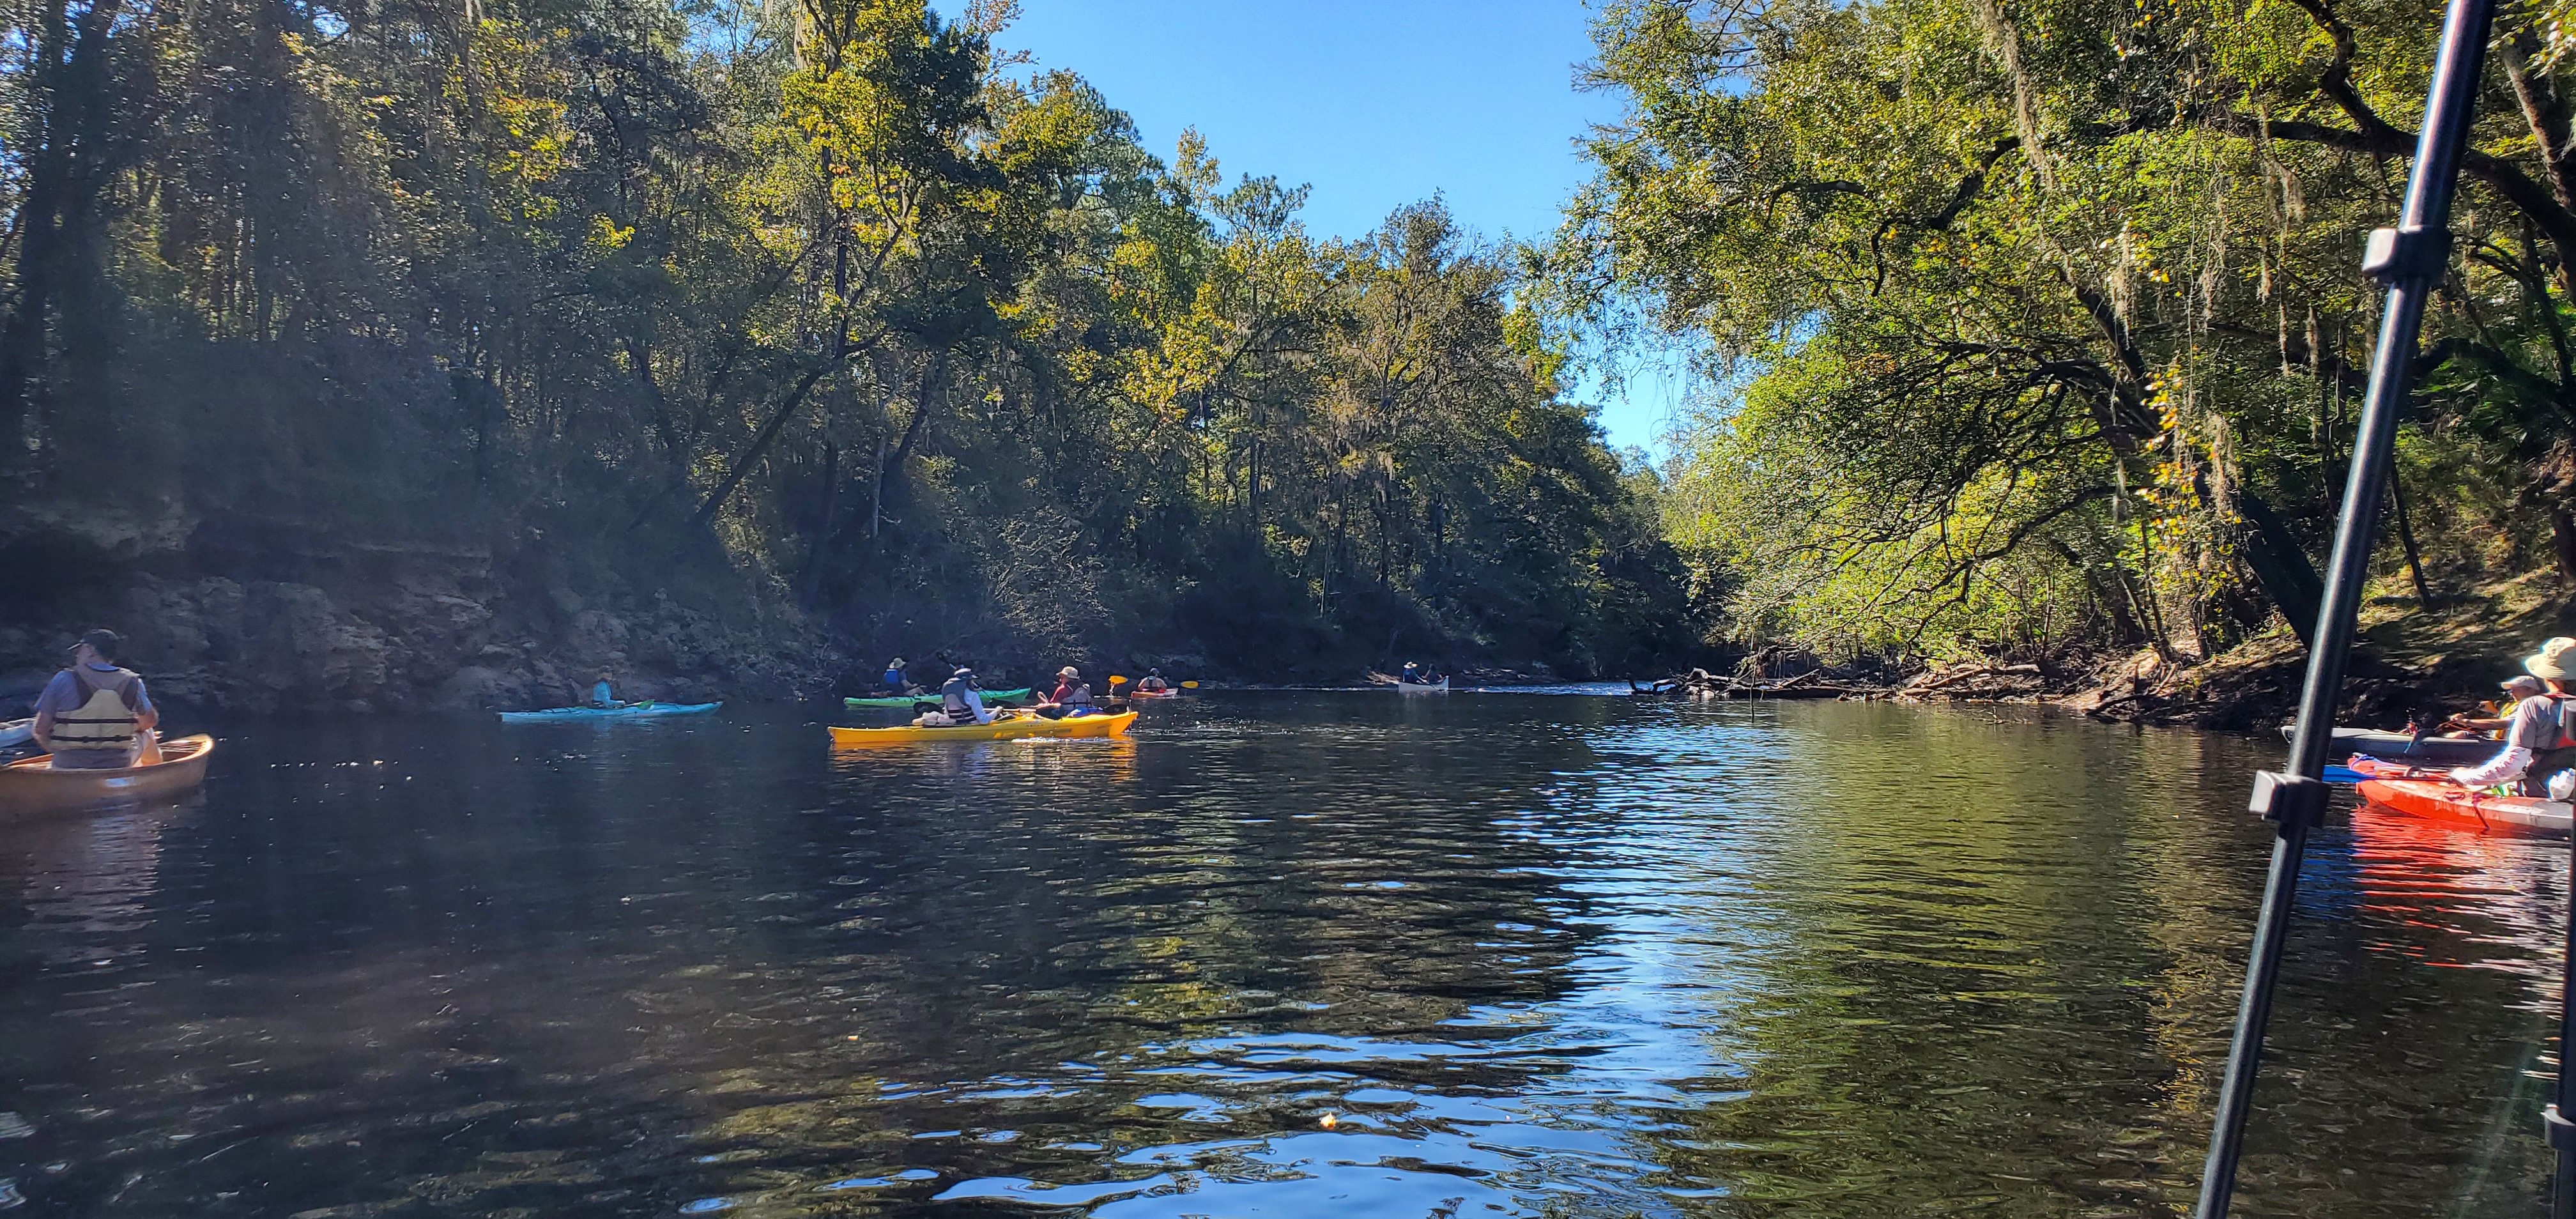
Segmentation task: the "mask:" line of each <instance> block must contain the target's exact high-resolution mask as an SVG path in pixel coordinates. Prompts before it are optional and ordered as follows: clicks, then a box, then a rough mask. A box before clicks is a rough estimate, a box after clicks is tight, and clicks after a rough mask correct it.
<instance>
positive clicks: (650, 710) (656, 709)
mask: <svg viewBox="0 0 2576 1219" xmlns="http://www.w3.org/2000/svg"><path fill="white" fill-rule="evenodd" d="M721 706H724V704H723V703H630V704H628V705H626V706H623V707H556V708H554V709H552V710H549V711H504V712H502V713H501V722H502V723H504V724H558V723H572V722H576V721H580V720H654V719H660V718H662V717H663V716H666V715H705V714H706V713H708V712H710V711H713V710H715V709H716V708H718V707H721Z"/></svg>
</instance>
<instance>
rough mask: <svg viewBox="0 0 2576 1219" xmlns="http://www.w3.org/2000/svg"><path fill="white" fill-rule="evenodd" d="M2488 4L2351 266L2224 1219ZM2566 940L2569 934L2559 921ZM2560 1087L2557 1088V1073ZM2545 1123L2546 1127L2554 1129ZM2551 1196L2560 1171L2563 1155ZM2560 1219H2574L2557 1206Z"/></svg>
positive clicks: (2250, 967)
mask: <svg viewBox="0 0 2576 1219" xmlns="http://www.w3.org/2000/svg"><path fill="white" fill-rule="evenodd" d="M2494 15H2495V0H2452V3H2451V6H2450V11H2449V13H2448V15H2447V16H2445V18H2444V19H2443V23H2442V44H2441V50H2440V51H2439V52H2438V53H2437V54H2436V56H2435V59H2434V62H2433V84H2432V88H2431V90H2430V96H2429V97H2428V98H2427V99H2426V101H2425V106H2424V130H2423V133H2422V135H2420V136H2419V137H2418V138H2417V141H2416V145H2415V166H2414V173H2413V174H2412V176H2411V177H2409V178H2408V180H2407V183H2406V208H2405V211H2404V212H2403V213H2402V214H2401V215H2400V216H2399V218H2398V224H2397V227H2396V228H2394V229H2381V230H2379V231H2378V232H2375V233H2372V234H2371V235H2370V247H2369V251H2368V253H2367V254H2365V255H2364V256H2363V259H2362V270H2363V271H2364V272H2366V273H2368V274H2369V275H2370V276H2371V277H2372V278H2375V279H2377V280H2379V281H2380V282H2382V283H2384V284H2386V285H2388V310H2387V314H2386V316H2385V317H2384V318H2383V320H2382V323H2381V326H2380V331H2379V350H2378V351H2377V352H2376V353H2374V356H2373V358H2372V360H2371V365H2370V394H2369V397H2368V399H2367V400H2366V401H2365V402H2364V403H2363V405H2362V409H2361V430H2360V432H2359V434H2358V435H2356V436H2354V437H2353V445H2352V468H2351V470H2350V471H2349V472H2348V473H2347V476H2346V478H2345V480H2344V492H2343V516H2342V517H2341V519H2339V520H2338V521H2336V523H2335V539H2334V560H2333V564H2332V566H2331V567H2330V568H2329V569H2328V570H2327V573H2326V588H2325V601H2324V604H2323V605H2321V606H2320V607H2319V608H2318V611H2317V630H2316V646H2315V647H2314V648H2313V649H2312V650H2311V651H2310V652H2309V655H2308V676H2307V683H2306V685H2305V686H2303V687H2302V688H2301V689H2300V691H2299V726H2298V731H2297V733H2296V734H2295V735H2294V736H2293V738H2292V740H2291V743H2290V769H2289V770H2288V771H2286V772H2281V773H2266V774H2263V775H2260V776H2257V777H2256V781H2255V787H2254V807H2255V809H2256V810H2257V811H2259V812H2261V813H2263V814H2264V815H2265V816H2266V817H2269V818H2271V819H2272V820H2273V821H2274V822H2276V823H2277V824H2278V826H2279V837H2278V839H2277V840H2276V841H2275V842H2274V843H2273V846H2272V873H2271V876H2270V878H2269V879H2268V880H2267V881H2265V883H2264V886H2263V909H2262V913H2261V915H2260V916H2259V918H2258V919H2257V921H2256V922H2255V924H2254V948H2253V952H2252V954H2251V955H2250V957H2249V958H2248V959H2247V961H2246V963H2245V996H2244V1000H2243V1002H2242V1004H2241V1005H2240V1006H2239V1007H2238V1008H2237V1011H2236V1040H2235V1042H2234V1044H2232V1045H2231V1046H2230V1047H2229V1048H2228V1052H2227V1077H2226V1082H2225V1083H2224V1084H2222V1085H2221V1086H2220V1088H2219V1092H2218V1121H2217V1124H2216V1126H2215V1127H2214V1128H2213V1129H2212V1130H2211V1131H2210V1135H2209V1162H2208V1164H2207V1166H2206V1167H2205V1168H2204V1169H2203V1170H2202V1175H2201V1181H2200V1206H2199V1208H2198V1210H2197V1212H2196V1213H2197V1214H2198V1215H2199V1217H2200V1219H2223V1217H2224V1216H2225V1215H2226V1214H2227V1208H2228V1203H2229V1200H2230V1199H2231V1198H2232V1197H2233V1195H2234V1194H2235V1191H2236V1160H2237V1157H2238V1155H2239V1154H2241V1152H2242V1151H2243V1149H2244V1139H2245V1115H2246V1112H2247V1110H2248V1109H2250V1108H2251V1107H2252V1105H2253V1101H2254V1079H2255V1076H2256V1075H2257V1074H2258V1073H2259V1072H2260V1071H2261V1070H2262V1063H2263V1030H2264V1026H2265V1025H2267V1024H2268V1023H2270V1021H2271V1017H2272V989H2273V985H2274V983H2275V982H2277V981H2278V980H2279V977H2280V972H2281V945H2282V942H2283V940H2284V939H2285V938H2286V937H2287V936H2288V934H2289V929H2290V914H2291V909H2292V907H2293V905H2294V904H2295V903H2296V901H2297V898H2298V894H2299V863H2300V861H2301V859H2303V858H2304V857H2305V856H2306V854H2307V847H2308V830H2309V828H2310V827H2311V826H2313V825H2314V824H2315V823H2316V821H2317V818H2318V816H2319V815H2320V814H2322V813H2323V812H2324V811H2325V806H2326V786H2325V783H2324V781H2323V776H2324V775H2325V760H2326V746H2327V744H2328V743H2329V742H2330V741H2331V740H2332V739H2333V735H2334V713H2335V703H2336V702H2337V701H2338V696H2339V695H2340V693H2341V692H2342V689H2343V669H2344V661H2345V659H2346V657H2347V656H2348V655H2349V654H2350V652H2351V650H2352V634H2353V622H2354V619H2355V617H2356V616H2357V615H2358V614H2359V612H2360V609H2361V590H2362V582H2363V580H2364V579H2365V578H2366V577H2368V575H2369V568H2370V541H2371V533H2372V527H2373V525H2375V524H2376V523H2377V522H2378V520H2379V493H2380V489H2381V488H2382V487H2385V486H2386V485H2387V481H2388V460H2389V451H2390V449H2391V448H2392V447H2394V445H2395V442H2396V438H2397V417H2398V415H2399V414H2401V413H2402V412H2403V410H2404V408H2405V405H2406V394H2407V388H2408V387H2407V374H2408V372H2409V371H2411V370H2410V368H2409V365H2410V364H2411V363H2412V362H2413V361H2414V358H2415V338H2416V334H2417V332H2418V331H2419V330H2420V329H2421V328H2422V326H2423V321H2424V304H2425V301H2426V300H2427V298H2429V297H2430V296H2431V295H2432V292H2433V285H2434V284H2436V283H2437V282H2439V281H2440V280H2441V278H2442V273H2443V269H2444V268H2445V267H2446V266H2447V265H2448V264H2449V258H2450V230H2449V225H2450V217H2451V193H2452V187H2453V186H2454V185H2455V182H2456V180H2457V178H2458V175H2459V166H2460V152H2461V149H2462V148H2463V147H2465V146H2466V145H2467V143H2468V138H2469V122H2470V119H2471V118H2472V116H2473V114H2474V112H2475V110H2476V105H2477V89H2478V76H2479V70H2480V68H2481V66H2482V65H2483V63H2484V61H2485V58H2486V46H2487V27H2488V25H2489V24H2490V23H2491V21H2492V20H2493V18H2494ZM2570 934H2571V935H2576V929H2572V930H2571V933H2570ZM2560 1086H2561V1088H2562V1090H2563V1089H2564V1088H2565V1086H2566V1080H2565V1079H2564V1077H2563V1075H2562V1078H2561V1080H2560ZM2556 1129H2557V1128H2556V1127H2553V1133H2554V1132H2555V1130H2556ZM2561 1156H2562V1160H2561V1168H2560V1174H2559V1175H2560V1180H2561V1182H2562V1188H2561V1191H2560V1193H2561V1198H2562V1201H2565V1200H2570V1199H2569V1194H2568V1191H2567V1190H2566V1189H2565V1188H2564V1186H2565V1183H2567V1182H2569V1181H2570V1180H2576V1178H2571V1176H2570V1169H2569V1168H2567V1167H2566V1153H2565V1152H2564V1151H2562V1153H2561ZM2560 1219H2576V1216H2569V1215H2568V1214H2567V1213H2566V1212H2564V1211H2562V1212H2561V1213H2560Z"/></svg>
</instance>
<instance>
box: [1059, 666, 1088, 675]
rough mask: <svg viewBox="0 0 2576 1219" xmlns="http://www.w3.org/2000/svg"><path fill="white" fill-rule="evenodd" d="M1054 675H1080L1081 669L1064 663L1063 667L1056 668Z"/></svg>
mask: <svg viewBox="0 0 2576 1219" xmlns="http://www.w3.org/2000/svg"><path fill="white" fill-rule="evenodd" d="M1055 675H1056V676H1058V677H1080V676H1082V670H1080V669H1077V668H1074V667H1073V666H1072V665H1066V666H1065V667H1063V668H1061V669H1058V670H1056V671H1055Z"/></svg>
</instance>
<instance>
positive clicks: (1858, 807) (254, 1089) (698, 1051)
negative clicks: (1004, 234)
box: [0, 692, 2565, 1219]
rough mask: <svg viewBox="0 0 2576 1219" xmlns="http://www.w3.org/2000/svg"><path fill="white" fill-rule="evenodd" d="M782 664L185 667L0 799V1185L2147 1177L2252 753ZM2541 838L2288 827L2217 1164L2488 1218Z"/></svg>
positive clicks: (1549, 1204)
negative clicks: (405, 710)
mask: <svg viewBox="0 0 2576 1219" xmlns="http://www.w3.org/2000/svg"><path fill="white" fill-rule="evenodd" d="M820 723H821V720H820V719H819V718H817V717H815V716H814V715H812V714H810V713H809V714H805V715H801V716H800V715H799V714H797V713H795V712H793V711H790V710H761V709H753V710H750V711H747V712H745V713H743V714H735V713H733V711H732V710H731V709H728V711H727V712H726V713H725V714H724V715H723V716H721V717H719V718H709V719H702V720H689V721H681V720H674V721H664V722H655V723H631V724H623V725H615V726H607V727H599V726H584V725H566V726H530V727H504V726H501V725H498V724H489V723H484V722H481V721H479V720H469V719H463V718H456V719H350V720H297V721H261V722H242V723H232V724H225V725H222V726H221V734H222V736H223V738H224V747H223V751H222V752H221V754H219V756H218V758H217V761H216V764H215V768H214V777H213V779H212V781H211V782H210V783H209V785H208V788H207V790H206V792H205V793H204V794H203V796H202V797H201V798H200V799H198V800H197V801H195V802H193V803H191V804H189V805H186V806H181V807H175V808H169V809H163V810H155V811H147V812H129V813H125V814H119V815H111V816H105V817H97V818H73V819H67V820H54V821H48V822H44V823H39V824H35V825H18V826H13V827H7V828H0V1111H5V1113H6V1114H8V1115H10V1116H0V1177H5V1178H7V1179H8V1181H9V1184H8V1186H7V1187H6V1189H5V1190H0V1207H7V1206H10V1205H12V1204H15V1205H18V1206H22V1207H23V1208H24V1209H23V1210H22V1211H21V1212H20V1213H27V1214H60V1215H120V1216H123V1215H136V1216H159V1215H170V1216H183V1215H184V1216H192V1217H194V1216H234V1215H240V1216H253V1215H257V1216H290V1215H304V1216H308V1217H319V1216H376V1215H384V1216H413V1215H547V1216H608V1215H675V1214H715V1213H724V1214H732V1215H740V1216H788V1215H798V1216H802V1215H848V1216H856V1215H925V1216H928V1215H937V1216H968V1215H1030V1214H1096V1215H1100V1216H1118V1217H1122V1219H1123V1217H1128V1216H1155V1217H1166V1216H1168V1217H1172V1219H1179V1217H1181V1216H1195V1215H1205V1216H1253V1215H1260V1216H1272V1215H1279V1216H1324V1217H1329V1219H1357V1217H1361V1216H1382V1215H1383V1216H1426V1217H1428V1216H1441V1217H1450V1219H1464V1217H1467V1216H1495V1215H1528V1216H1605V1217H1606V1216H1638V1215H1644V1216H1729V1217H1734V1216H1783V1217H1786V1216H1863V1215H1867V1216H1882V1215H1949V1214H1976V1215H1989V1216H2030V1217H2034V1219H2036V1217H2042V1216H2046V1217H2052V1219H2054V1217H2058V1216H2069V1215H2100V1216H2115V1215H2175V1214H2180V1213H2182V1212H2183V1211H2185V1210H2186V1209H2187V1207H2188V1202H2189V1198H2190V1194H2191V1190H2192V1188H2193V1186H2194V1183H2195V1181H2196V1178H2197V1175H2198V1172H2199V1166H2200V1158H2201V1154H2202V1149H2203V1147H2204V1144H2205V1140H2206V1139H2207V1136H2208V1121H2209V1111H2210V1106H2211V1103H2212V1098H2213V1095H2214V1093H2215V1090H2216V1074H2217V1071H2218V1069H2219V1064H2220V1062H2221V1060H2222V1058H2223V1055H2224V1052H2225V1046H2226V1036H2227V1026H2228V1021H2229V1019H2230V1018H2231V1016H2232V1015H2233V1006H2234V1003H2235V998H2236V990H2237V985H2238V982H2239V979H2240V976H2241V971H2242V952H2243V948H2244V945H2245V943H2246V941H2247V939H2248V936H2249V924H2250V921H2251V914H2252V911H2253V908H2254V902H2255V897H2256V895H2257V894H2258V893H2259V892H2260V889H2261V885H2262V874H2263V868H2264V863H2265V854H2266V851H2267V849H2268V843H2269V837H2268V835H2267V833H2266V832H2265V830H2264V827H2263V826H2261V825H2260V824H2259V823H2257V822H2255V821H2253V820H2252V819H2251V818H2249V817H2248V816H2247V815H2246V814H2244V813H2243V812H2241V811H2240V810H2241V809H2242V807H2243V804H2244V793H2245V791H2246V788H2247V774H2248V772H2249V771H2250V770H2252V769H2253V768H2255V767H2257V766H2259V765H2269V764H2275V763H2276V762H2277V758H2278V755H2279V753H2280V751H2279V749H2278V748H2277V747H2266V745H2265V744H2264V743H2262V742H2257V741H2250V740H2243V739H2236V738H2225V737H2213V736H2204V735H2198V734H2192V733H2185V732H2156V731H2138V730H2132V729H2126V728H2109V727H2102V726H2097V725H2093V724H2089V723H2085V722H2082V721H2078V720H2072V719H2068V718H2063V717H2050V716H2042V715H2038V714H2033V713H2019V712H1995V711H1984V710H1935V709H1917V708H1901V707H1886V706H1866V705H1844V704H1832V703H1825V704H1721V705H1716V706H1712V707H1687V706H1680V705H1675V704H1670V703H1664V702H1655V701H1647V700H1629V699H1624V698H1604V697H1583V696H1511V695H1501V694H1483V695H1478V694H1466V693H1461V694H1456V695H1451V696H1449V697H1447V698H1425V699H1399V698H1397V697H1396V696H1393V695H1390V694H1385V693H1291V692H1278V693H1253V692H1244V693H1217V694H1211V695H1209V696H1206V697H1202V698H1196V699H1190V700H1184V701H1180V702H1176V703H1173V704H1169V705H1158V706H1154V707H1150V708H1148V709H1147V711H1146V715H1145V720H1144V722H1142V723H1141V724H1140V726H1139V727H1138V729H1137V730H1136V733H1135V735H1134V737H1133V738H1132V739H1130V740H1128V741H1123V742H1111V741H1087V742H1051V743H1049V742H1036V743H1008V744H996V745H983V746H950V747H944V748H933V749H913V750H894V751H875V752H844V753H841V754H839V755H835V754H834V753H833V751H832V750H830V749H829V748H827V747H826V745H825V743H824V734H823V732H822V729H821V727H820V726H819V725H820ZM2564 870H2565V848H2564V847H2563V846H2556V847H2553V846H2550V845H2547V844H2541V843H2533V842H2524V841H2515V840H2508V839H2482V838H2477V837H2474V836H2470V835H2467V834H2463V833H2460V832H2457V831H2453V830H2450V829H2447V828H2442V827H2438V826H2433V825H2429V824H2425V823H2421V822H2412V821H2407V820H2405V819H2402V818H2397V817H2393V816H2389V815H2384V814H2380V813H2376V812H2373V811H2370V810H2362V811H2359V812H2353V813H2348V814H2338V816H2337V818H2336V820H2335V823H2334V825H2333V826H2332V827H2330V828H2329V829H2328V830H2326V831H2324V832H2321V833H2320V834H2319V835H2318V838H2317V842H2316V846H2315V849H2314V852H2313V854H2312V857H2311V860H2310V863H2309V867H2308V873H2307V877H2306V887H2305V889H2304V892H2303V896H2302V900H2301V906H2300V918H2299V920H2298V924H2297V931H2296V933H2295V934H2294V935H2293V937H2292V939H2291V942H2290V946H2289V952H2288V961H2289V965H2288V976H2287V982H2286V986H2285V989H2284V991H2283V993H2282V996H2281V1000H2280V1006H2279V1009H2278V1013H2277V1016H2276V1020H2275V1030H2276V1031H2275V1036H2274V1039H2273V1046H2274V1050H2273V1054H2272V1057H2271V1060H2270V1069H2269V1071H2268V1072H2267V1074H2266V1076H2265V1079H2264V1083H2263V1089H2262V1092H2261V1094H2260V1098H2259V1101H2258V1108H2257V1112H2256V1115H2255V1122H2254V1134H2253V1142H2252V1149H2251V1151H2250V1154H2249V1156H2248V1159H2247V1164H2246V1172H2245V1177H2244V1180H2245V1186H2244V1189H2243V1191H2242V1194H2241V1195H2240V1196H2241V1198H2242V1200H2243V1201H2242V1206H2241V1208H2240V1213H2242V1214H2249V1215H2318V1216H2338V1217H2351V1216H2374V1215H2387V1216H2398V1215H2405V1216H2419V1215H2435V1214H2439V1215H2457V1216H2487V1215H2494V1216H2507V1215H2510V1216H2517V1217H2520V1216H2527V1215H2531V1214H2534V1213H2536V1211H2537V1208H2538V1207H2539V1205H2540V1200H2541V1199H2542V1198H2543V1197H2544V1196H2545V1189H2546V1175H2547V1153H2546V1148H2545V1146H2544V1144H2543V1143H2542V1141H2541V1139H2540V1138H2539V1137H2538V1134H2537V1133H2536V1132H2537V1127H2538V1110H2539V1105H2540V1103H2541V1100H2542V1094H2543V1093H2544V1092H2545V1091H2546V1089H2547V1087H2548V1072H2549V1071H2550V1070H2552V1069H2553V1068H2554V1056H2553V1055H2551V1054H2550V1053H2549V1048H2550V1047H2549V1044H2548V1043H2549V1041H2550V1031H2551V1028H2552V1024H2553V1017H2552V1015H2551V1013H2552V1011H2553V1005H2554V1003H2555V993H2556V991H2555V982H2554V975H2555V973H2556V971H2557V969H2558V965H2557V962H2556V960H2555V958H2554V957H2553V955H2552V936H2553V932H2552V927H2553V925H2554V921H2555V920H2556V918H2557V917H2558V911H2559V910H2561V909H2562V908H2563V907H2562V902H2563V900H2564V882H2563V874H2564Z"/></svg>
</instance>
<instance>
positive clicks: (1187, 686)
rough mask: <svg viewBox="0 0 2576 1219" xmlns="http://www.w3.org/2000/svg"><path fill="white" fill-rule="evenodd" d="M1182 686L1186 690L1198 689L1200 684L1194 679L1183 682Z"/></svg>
mask: <svg viewBox="0 0 2576 1219" xmlns="http://www.w3.org/2000/svg"><path fill="white" fill-rule="evenodd" d="M1181 688H1182V689H1184V690H1196V689H1198V688H1199V684H1198V683H1197V682H1194V681H1185V682H1182V683H1181Z"/></svg>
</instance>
